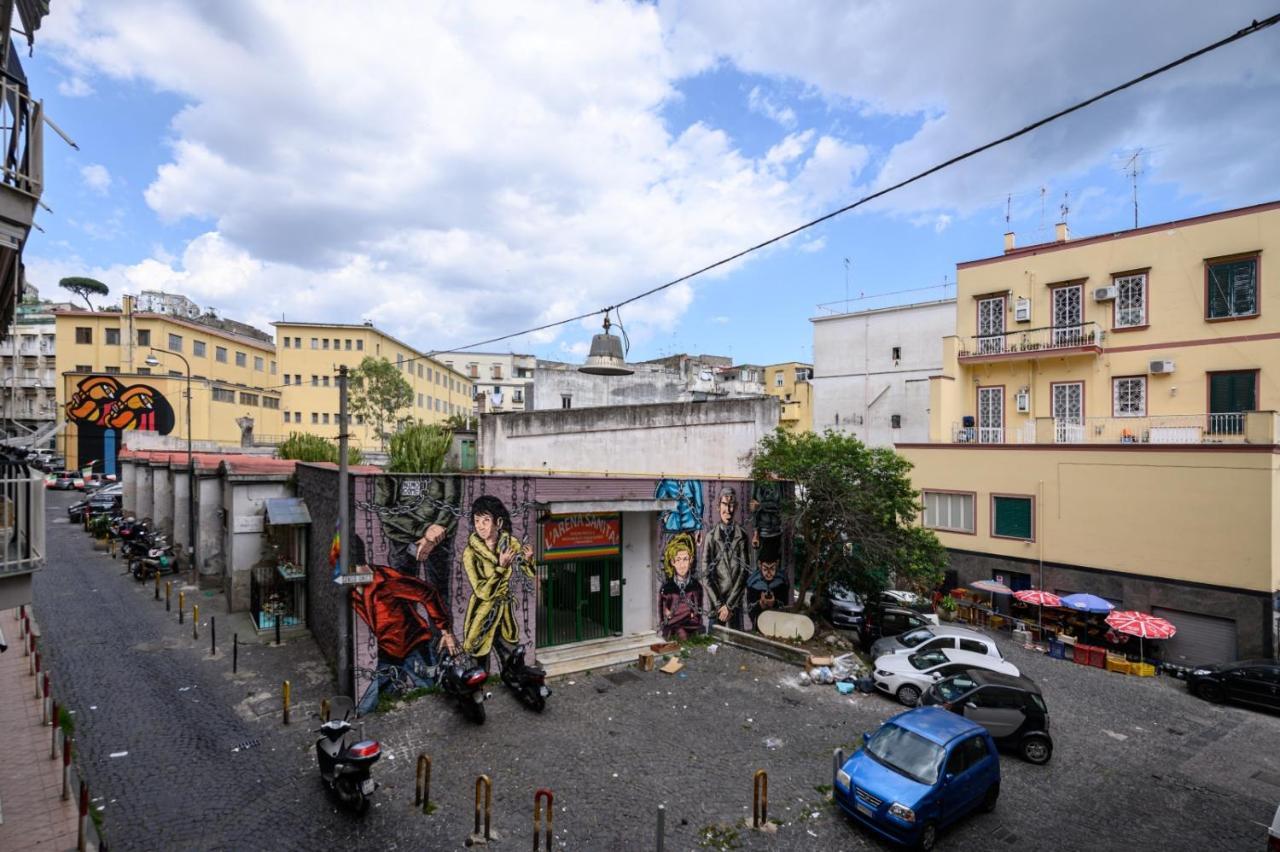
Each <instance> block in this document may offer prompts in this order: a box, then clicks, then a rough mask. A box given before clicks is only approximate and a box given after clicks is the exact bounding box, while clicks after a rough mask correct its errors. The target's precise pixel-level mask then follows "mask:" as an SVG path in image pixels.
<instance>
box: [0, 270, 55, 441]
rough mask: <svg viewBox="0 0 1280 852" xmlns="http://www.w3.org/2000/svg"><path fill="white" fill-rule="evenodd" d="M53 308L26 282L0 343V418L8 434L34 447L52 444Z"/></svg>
mask: <svg viewBox="0 0 1280 852" xmlns="http://www.w3.org/2000/svg"><path fill="white" fill-rule="evenodd" d="M54 307H56V305H55V304H54V303H52V302H42V301H40V294H39V293H38V292H37V291H36V289H35V288H34V287H32V286H31V285H30V284H28V285H26V289H25V294H24V298H23V301H22V303H21V304H19V305H18V308H17V312H16V314H15V316H14V321H13V324H12V325H10V326H9V329H8V331H7V332H6V334H5V337H4V339H3V341H2V342H0V421H2V422H3V424H4V426H3V430H4V432H5V433H6V435H10V436H15V437H30V438H31V439H32V440H33V442H34V443H33V446H51V444H52V430H53V428H54V425H55V422H56V421H57V416H58V401H57V396H58V368H57V362H56V361H55V330H56V327H57V323H56V322H55V320H54V316H53V309H54Z"/></svg>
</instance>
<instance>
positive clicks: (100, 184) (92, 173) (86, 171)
mask: <svg viewBox="0 0 1280 852" xmlns="http://www.w3.org/2000/svg"><path fill="white" fill-rule="evenodd" d="M80 179H81V180H83V181H84V185H85V186H87V187H88V188H89V189H90V190H92V191H93V192H96V193H98V194H99V195H106V194H107V190H109V189H111V172H109V171H107V167H106V166H104V165H102V164H101V163H91V164H89V165H87V166H83V167H81V169H80Z"/></svg>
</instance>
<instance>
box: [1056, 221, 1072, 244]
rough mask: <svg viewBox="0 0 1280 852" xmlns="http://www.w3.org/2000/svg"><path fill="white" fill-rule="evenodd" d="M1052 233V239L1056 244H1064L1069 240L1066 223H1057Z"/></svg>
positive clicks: (1069, 235)
mask: <svg viewBox="0 0 1280 852" xmlns="http://www.w3.org/2000/svg"><path fill="white" fill-rule="evenodd" d="M1054 231H1055V233H1054V239H1055V240H1056V241H1057V242H1060V243H1065V242H1066V241H1067V240H1069V239H1071V234H1070V233H1069V232H1068V231H1067V223H1066V222H1059V223H1058V224H1057V225H1055V226H1054Z"/></svg>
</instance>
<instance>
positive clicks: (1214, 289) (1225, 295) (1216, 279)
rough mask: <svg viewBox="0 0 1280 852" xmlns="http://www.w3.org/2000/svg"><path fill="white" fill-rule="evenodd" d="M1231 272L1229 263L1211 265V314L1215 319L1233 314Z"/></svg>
mask: <svg viewBox="0 0 1280 852" xmlns="http://www.w3.org/2000/svg"><path fill="white" fill-rule="evenodd" d="M1230 273H1231V264H1229V263H1221V264H1218V265H1217V266H1210V267H1209V316H1210V317H1212V318H1214V319H1217V318H1218V317H1229V316H1231V289H1230V286H1229V282H1230V280H1231V278H1230Z"/></svg>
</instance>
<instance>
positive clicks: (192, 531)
mask: <svg viewBox="0 0 1280 852" xmlns="http://www.w3.org/2000/svg"><path fill="white" fill-rule="evenodd" d="M160 351H161V350H159V349H156V348H155V347H154V346H152V347H151V354H150V355H148V356H147V360H146V361H145V362H144V363H145V364H146V365H147V366H148V367H159V366H160V359H159V358H157V357H156V355H155V353H157V352H160ZM166 354H168V355H173V356H174V357H176V358H178V359H180V360H181V361H182V365H183V366H184V367H186V368H187V561H188V563H189V564H191V567H192V568H193V569H194V568H195V564H194V563H195V552H196V500H195V496H196V488H195V486H196V469H195V467H194V466H193V465H192V464H191V362H190V361H188V360H187V359H186V358H185V357H184V356H183V355H182V354H181V353H178V352H170V351H167V350H166ZM193 573H194V572H193Z"/></svg>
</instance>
